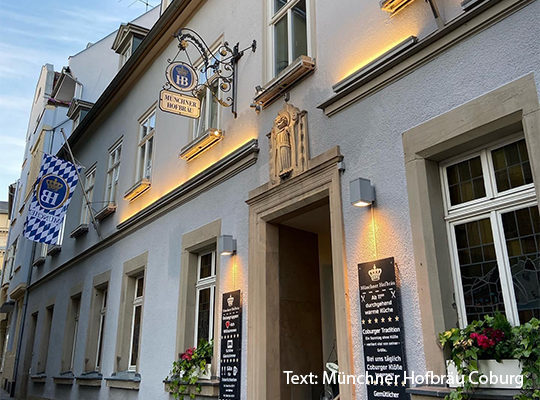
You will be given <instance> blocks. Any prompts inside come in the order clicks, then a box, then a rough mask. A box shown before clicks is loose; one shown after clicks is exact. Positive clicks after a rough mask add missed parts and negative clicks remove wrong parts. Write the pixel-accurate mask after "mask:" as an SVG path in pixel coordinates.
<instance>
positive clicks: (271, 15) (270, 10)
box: [266, 0, 315, 81]
mask: <svg viewBox="0 0 540 400" xmlns="http://www.w3.org/2000/svg"><path fill="white" fill-rule="evenodd" d="M300 1H301V0H287V2H286V4H285V5H284V6H283V7H281V9H279V10H278V11H277V12H274V3H275V0H267V1H266V4H267V15H268V18H267V21H266V25H267V35H268V41H267V42H268V44H269V46H268V49H267V55H268V57H267V59H268V62H269V65H267V74H268V79H267V81H269V80H271V79H273V78H276V77H278V76H279V75H280V74H281V73H282V72H283V70H284V69H286V68H287V67H288V66H289V65H291V64H292V63H293V62H294V60H295V58H293V35H292V32H293V30H292V18H291V13H292V9H293V8H294V6H295V5H296V4H297V3H299V2H300ZM305 1H306V44H307V54H304V55H305V56H307V57H310V58H314V49H315V43H314V42H315V40H314V37H313V32H314V27H313V23H314V21H315V18H314V16H313V15H312V13H313V9H314V4H313V3H312V0H305ZM283 17H285V18H287V60H288V63H287V66H286V67H285V68H284V69H283V70H281V71H280V72H279V73H276V62H275V37H274V27H275V25H276V24H277V22H279V21H280V20H281V19H282V18H283Z"/></svg>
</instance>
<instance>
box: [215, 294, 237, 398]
mask: <svg viewBox="0 0 540 400" xmlns="http://www.w3.org/2000/svg"><path fill="white" fill-rule="evenodd" d="M241 350H242V298H241V292H240V290H236V291H234V292H229V293H224V294H223V303H222V309H221V355H220V360H221V367H220V381H219V399H220V400H240V385H241V383H242V380H241V379H240V371H241V367H240V360H241V354H240V353H241Z"/></svg>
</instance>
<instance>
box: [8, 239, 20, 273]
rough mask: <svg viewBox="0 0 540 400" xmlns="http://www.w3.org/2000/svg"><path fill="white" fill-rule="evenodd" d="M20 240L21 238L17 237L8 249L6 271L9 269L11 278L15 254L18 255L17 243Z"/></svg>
mask: <svg viewBox="0 0 540 400" xmlns="http://www.w3.org/2000/svg"><path fill="white" fill-rule="evenodd" d="M18 242H19V238H18V237H17V239H15V240H14V241H13V243H12V244H11V246H9V249H8V255H7V257H6V264H5V265H6V271H9V278H10V279H11V278H13V273H14V268H13V265H14V264H15V256H16V255H17V244H18ZM8 265H9V266H8Z"/></svg>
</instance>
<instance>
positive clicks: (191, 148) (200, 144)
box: [180, 129, 224, 161]
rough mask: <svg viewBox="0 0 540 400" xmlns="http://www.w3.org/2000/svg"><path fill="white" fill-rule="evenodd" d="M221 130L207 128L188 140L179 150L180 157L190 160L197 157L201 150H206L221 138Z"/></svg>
mask: <svg viewBox="0 0 540 400" xmlns="http://www.w3.org/2000/svg"><path fill="white" fill-rule="evenodd" d="M223 136H224V134H223V131H222V130H221V129H208V130H207V131H206V132H205V133H203V134H202V135H201V136H199V137H198V138H196V139H195V140H193V141H192V142H190V143H189V144H188V145H187V146H185V147H184V148H183V149H182V151H181V152H180V158H181V159H183V160H187V161H190V160H192V159H194V158H195V157H197V156H198V155H199V154H201V153H202V152H204V151H206V150H208V149H209V148H210V147H212V146H213V145H214V144H216V143H217V142H219V141H220V140H221V139H223Z"/></svg>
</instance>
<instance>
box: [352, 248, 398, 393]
mask: <svg viewBox="0 0 540 400" xmlns="http://www.w3.org/2000/svg"><path fill="white" fill-rule="evenodd" d="M395 268H396V267H395V265H394V258H393V257H390V258H385V259H383V260H377V261H374V262H373V261H372V262H368V263H364V264H359V265H358V280H359V284H360V306H361V316H362V342H363V345H364V365H365V368H366V382H367V389H368V399H369V400H379V399H380V398H393V399H408V398H409V396H408V395H407V394H406V393H405V389H406V388H407V385H406V384H405V383H404V374H405V365H406V364H405V356H404V351H403V334H402V332H403V325H402V312H401V302H400V298H399V293H398V287H397V285H396V275H395ZM368 376H371V377H372V378H368ZM369 379H372V380H371V381H370V380H369ZM370 382H371V383H372V384H370Z"/></svg>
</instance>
